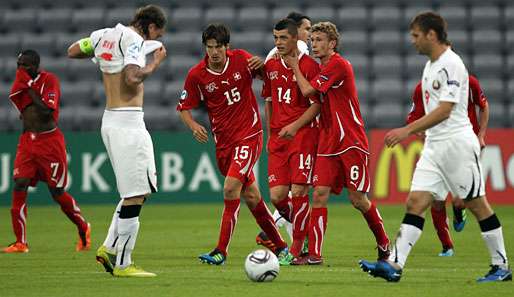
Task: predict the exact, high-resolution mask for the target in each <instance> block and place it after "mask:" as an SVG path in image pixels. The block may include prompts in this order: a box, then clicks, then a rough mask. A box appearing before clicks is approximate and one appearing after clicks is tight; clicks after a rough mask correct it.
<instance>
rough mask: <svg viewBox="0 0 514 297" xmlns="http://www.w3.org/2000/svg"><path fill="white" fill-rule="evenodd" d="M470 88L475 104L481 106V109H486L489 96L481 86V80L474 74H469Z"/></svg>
mask: <svg viewBox="0 0 514 297" xmlns="http://www.w3.org/2000/svg"><path fill="white" fill-rule="evenodd" d="M469 90H470V96H471V99H472V102H473V104H475V105H477V106H478V107H480V109H484V108H485V106H486V105H487V97H486V96H485V94H484V91H483V90H482V88H481V87H480V82H479V81H478V79H476V78H475V77H473V76H471V75H470V76H469Z"/></svg>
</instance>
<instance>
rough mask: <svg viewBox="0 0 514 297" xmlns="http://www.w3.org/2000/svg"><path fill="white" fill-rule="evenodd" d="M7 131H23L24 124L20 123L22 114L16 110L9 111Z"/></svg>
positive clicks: (9, 109) (10, 109)
mask: <svg viewBox="0 0 514 297" xmlns="http://www.w3.org/2000/svg"><path fill="white" fill-rule="evenodd" d="M6 128H7V129H6V130H7V131H16V132H17V133H19V132H20V131H22V128H23V123H22V121H20V113H19V112H18V110H17V109H16V108H8V109H7V127H6Z"/></svg>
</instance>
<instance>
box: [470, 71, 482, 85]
mask: <svg viewBox="0 0 514 297" xmlns="http://www.w3.org/2000/svg"><path fill="white" fill-rule="evenodd" d="M479 86H480V83H479V82H478V79H477V78H476V77H475V76H474V75H471V74H470V75H469V87H470V88H471V87H479Z"/></svg>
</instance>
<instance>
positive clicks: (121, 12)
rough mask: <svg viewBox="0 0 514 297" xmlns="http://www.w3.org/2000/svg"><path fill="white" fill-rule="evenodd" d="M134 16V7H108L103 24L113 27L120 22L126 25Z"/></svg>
mask: <svg viewBox="0 0 514 297" xmlns="http://www.w3.org/2000/svg"><path fill="white" fill-rule="evenodd" d="M133 17H134V8H132V7H130V8H128V7H121V8H113V9H108V10H107V12H106V16H105V26H106V27H114V26H116V24H118V23H121V24H124V25H128V24H129V23H130V21H131V20H132V19H133Z"/></svg>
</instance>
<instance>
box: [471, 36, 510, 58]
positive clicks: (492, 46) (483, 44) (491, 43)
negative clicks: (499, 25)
mask: <svg viewBox="0 0 514 297" xmlns="http://www.w3.org/2000/svg"><path fill="white" fill-rule="evenodd" d="M471 45H472V47H473V51H474V52H475V53H492V54H499V53H501V51H502V49H503V38H502V36H501V33H500V32H499V31H498V30H476V31H473V33H472V34H471Z"/></svg>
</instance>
